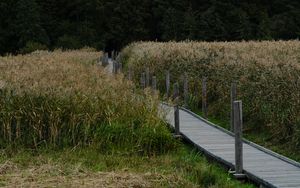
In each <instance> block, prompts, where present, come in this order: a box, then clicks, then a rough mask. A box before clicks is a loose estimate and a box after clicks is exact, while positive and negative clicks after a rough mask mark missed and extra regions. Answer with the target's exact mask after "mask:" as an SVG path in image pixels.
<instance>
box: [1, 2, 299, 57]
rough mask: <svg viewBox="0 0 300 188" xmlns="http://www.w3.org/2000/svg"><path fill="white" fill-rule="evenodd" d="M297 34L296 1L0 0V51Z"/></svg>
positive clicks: (289, 37) (290, 35)
mask: <svg viewBox="0 0 300 188" xmlns="http://www.w3.org/2000/svg"><path fill="white" fill-rule="evenodd" d="M299 33H300V2H299V1H288V0H273V1H269V0H254V1H246V0H242V1H233V0H188V1H187V0H138V1H137V0H126V1H125V0H88V1H87V0H73V1H66V0H10V1H5V0H1V1H0V54H4V53H7V52H24V53H26V52H30V51H32V50H35V49H40V48H42V49H44V48H45V47H48V48H50V49H52V48H59V47H61V48H80V47H82V46H91V47H95V48H97V49H101V50H102V49H103V48H106V50H110V49H112V48H115V49H120V48H121V47H123V46H124V45H126V44H128V43H130V42H132V41H136V40H156V39H157V40H159V41H166V40H185V39H190V40H207V41H214V40H222V41H223V40H230V41H231V40H242V39H244V40H249V39H257V40H260V39H295V38H298V37H299Z"/></svg>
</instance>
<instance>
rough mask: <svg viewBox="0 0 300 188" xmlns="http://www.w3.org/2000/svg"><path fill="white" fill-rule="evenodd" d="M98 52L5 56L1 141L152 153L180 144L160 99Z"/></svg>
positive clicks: (0, 75) (1, 60)
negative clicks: (137, 87)
mask: <svg viewBox="0 0 300 188" xmlns="http://www.w3.org/2000/svg"><path fill="white" fill-rule="evenodd" d="M100 55H101V53H99V52H95V51H92V50H81V51H67V52H62V51H55V52H46V51H40V52H34V53H32V54H29V55H19V56H8V57H1V58H0V67H1V68H0V83H1V84H0V85H1V86H0V87H1V88H0V91H1V92H0V145H1V146H2V147H5V146H7V145H11V144H18V145H23V146H26V147H34V148H36V147H39V146H40V145H43V146H44V145H46V146H51V147H53V146H54V147H62V146H76V145H96V146H97V147H99V148H100V149H102V150H107V149H109V150H111V149H112V148H114V147H119V148H123V149H124V150H128V151H129V152H130V151H132V152H136V151H139V152H143V153H147V154H149V153H150V154H151V153H155V152H163V151H167V150H169V149H172V148H173V147H175V144H174V142H173V140H172V137H171V135H170V133H169V132H168V130H167V128H166V127H165V125H164V123H162V121H161V120H160V119H159V117H158V114H157V105H158V99H157V97H154V96H152V95H150V92H145V93H139V94H138V93H134V86H133V85H132V84H131V83H130V82H126V81H124V79H123V76H122V75H119V76H111V75H109V74H108V73H106V72H105V71H104V70H103V69H102V68H101V67H100V66H99V65H98V64H97V60H98V59H99V57H100Z"/></svg>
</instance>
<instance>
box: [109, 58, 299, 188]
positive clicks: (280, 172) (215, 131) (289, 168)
mask: <svg viewBox="0 0 300 188" xmlns="http://www.w3.org/2000/svg"><path fill="white" fill-rule="evenodd" d="M113 69H114V68H113V62H112V60H111V59H109V60H108V66H107V67H106V70H107V71H108V72H110V73H112V72H113ZM160 109H161V110H162V112H161V113H162V114H166V121H167V122H168V123H169V124H170V125H171V126H173V127H174V126H175V125H174V108H173V107H172V106H169V105H167V104H161V106H160ZM179 119H180V134H181V135H182V136H183V138H184V139H186V140H187V141H189V142H190V143H192V144H193V145H194V146H195V147H196V148H198V149H199V150H200V151H202V152H203V153H205V154H206V155H208V156H210V157H212V158H213V159H215V160H217V161H218V162H220V163H222V164H224V165H226V166H228V167H229V168H231V169H232V170H234V167H235V137H234V135H233V134H232V133H231V132H229V131H227V130H225V129H223V128H220V127H219V126H216V125H214V124H213V123H211V122H209V121H207V120H205V119H203V118H201V117H200V116H198V115H196V114H194V113H193V112H190V111H189V110H186V109H184V108H180V110H179ZM243 160H244V168H243V169H244V174H246V176H247V177H248V178H249V179H251V180H252V181H254V182H256V183H258V184H259V185H261V186H263V187H271V188H273V187H280V188H288V187H289V188H300V163H297V162H295V161H293V160H291V159H288V158H286V157H284V156H281V155H279V154H277V153H274V152H272V151H270V150H268V149H266V148H263V147H261V146H259V145H256V144H254V143H252V142H249V141H247V140H244V142H243Z"/></svg>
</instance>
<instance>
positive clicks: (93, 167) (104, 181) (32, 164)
mask: <svg viewBox="0 0 300 188" xmlns="http://www.w3.org/2000/svg"><path fill="white" fill-rule="evenodd" d="M0 174H1V177H0V185H1V186H11V187H14V186H19V185H22V186H23V187H67V186H71V187H78V186H80V187H99V186H100V187H101V186H103V187H242V188H248V187H249V188H250V187H254V186H253V185H250V184H242V183H240V182H238V181H236V180H234V179H233V178H232V177H231V175H229V174H228V173H227V172H226V171H225V170H224V169H223V168H222V167H221V166H219V165H217V164H215V163H209V162H208V161H207V160H206V159H205V158H204V157H203V156H202V155H201V154H199V153H197V152H196V151H193V150H191V149H190V148H189V147H187V146H183V145H181V146H180V147H179V148H178V150H177V151H174V152H170V153H168V154H164V155H159V156H152V157H146V156H141V155H136V154H128V153H124V152H121V153H118V152H113V153H108V154H103V153H101V152H99V150H97V149H95V148H85V149H83V148H73V149H65V150H57V151H55V152H53V151H50V150H41V151H38V152H37V151H30V150H18V151H17V152H16V151H13V152H12V151H9V150H2V152H1V155H0Z"/></svg>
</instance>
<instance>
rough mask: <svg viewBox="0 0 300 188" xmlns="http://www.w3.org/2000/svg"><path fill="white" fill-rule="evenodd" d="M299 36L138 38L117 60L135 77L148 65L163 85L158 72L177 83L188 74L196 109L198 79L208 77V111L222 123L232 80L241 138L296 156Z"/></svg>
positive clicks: (298, 141) (299, 156)
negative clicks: (205, 39)
mask: <svg viewBox="0 0 300 188" xmlns="http://www.w3.org/2000/svg"><path fill="white" fill-rule="evenodd" d="M299 50H300V42H299V41H278V42H212V43H208V42H180V43H176V42H168V43H155V42H138V43H133V44H131V45H129V46H128V47H126V48H125V49H124V50H123V52H122V61H123V62H124V64H126V66H127V67H130V68H131V69H132V70H133V71H134V72H135V75H136V79H137V81H138V78H139V75H140V73H141V72H143V71H145V67H149V68H150V71H151V73H152V74H155V75H156V76H157V77H158V78H159V87H160V89H161V90H162V91H163V90H164V74H165V71H166V70H170V72H171V75H172V76H171V81H172V82H173V83H174V82H175V81H179V82H180V83H181V86H182V85H183V83H182V82H183V81H182V75H183V73H184V72H186V73H187V74H188V77H189V84H190V87H189V90H190V107H191V108H192V109H193V110H195V111H196V112H199V109H201V80H202V78H203V77H207V78H208V104H209V108H208V110H209V112H208V113H209V117H210V118H211V119H213V120H214V121H215V120H217V122H218V123H219V124H220V125H221V126H223V127H226V128H229V118H230V87H231V83H232V82H237V84H238V99H240V100H242V101H243V110H244V111H243V112H244V121H245V126H244V133H245V135H246V138H249V139H250V140H252V141H254V142H257V143H258V144H261V145H264V146H266V147H268V148H271V149H273V150H275V151H277V152H279V153H282V154H284V155H287V156H289V157H292V158H293V159H295V160H298V161H300V153H299V151H300V150H299V148H300V100H299V98H300V92H299V90H300V77H299V75H300V63H299V60H300V54H299Z"/></svg>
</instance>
